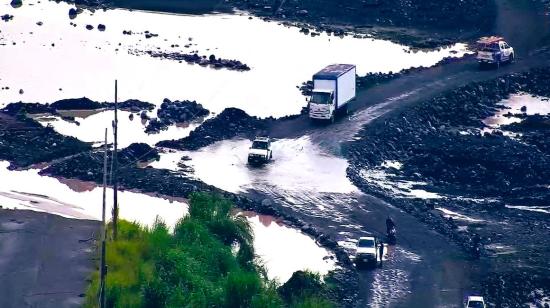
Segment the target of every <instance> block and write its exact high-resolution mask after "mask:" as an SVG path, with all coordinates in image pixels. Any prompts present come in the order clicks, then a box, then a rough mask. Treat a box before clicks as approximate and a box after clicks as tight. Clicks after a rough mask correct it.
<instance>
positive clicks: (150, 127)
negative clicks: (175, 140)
mask: <svg viewBox="0 0 550 308" xmlns="http://www.w3.org/2000/svg"><path fill="white" fill-rule="evenodd" d="M208 114H210V111H208V110H207V109H205V108H204V107H203V106H202V105H201V104H199V103H197V102H195V101H187V100H186V101H174V102H172V101H170V100H169V99H164V101H163V103H162V104H161V105H160V108H159V109H158V110H157V118H154V119H151V120H150V121H149V123H148V124H147V127H146V128H145V132H147V133H158V132H159V131H161V130H165V129H167V128H168V127H169V126H170V125H173V124H176V123H185V122H190V121H194V120H197V119H199V118H203V117H205V116H207V115H208Z"/></svg>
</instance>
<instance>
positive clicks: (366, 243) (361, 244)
mask: <svg viewBox="0 0 550 308" xmlns="http://www.w3.org/2000/svg"><path fill="white" fill-rule="evenodd" d="M357 245H358V246H359V247H374V241H373V240H371V239H360V240H359V243H358V244H357Z"/></svg>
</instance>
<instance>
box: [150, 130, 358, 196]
mask: <svg viewBox="0 0 550 308" xmlns="http://www.w3.org/2000/svg"><path fill="white" fill-rule="evenodd" d="M250 145H251V141H250V140H243V139H234V140H226V141H221V142H218V143H215V144H213V145H211V146H208V147H205V148H203V149H200V150H199V151H196V152H187V151H183V152H172V153H166V154H162V155H161V159H160V161H157V162H153V163H152V164H151V166H153V167H154V168H161V169H171V170H175V169H178V167H177V164H178V162H179V161H180V159H181V157H182V156H188V157H190V158H191V160H189V161H185V164H186V165H189V166H191V167H192V168H193V169H194V171H195V173H194V176H195V177H197V178H198V179H200V180H202V181H204V182H205V183H207V184H210V185H214V186H216V187H218V188H221V189H223V190H226V191H231V192H240V191H245V190H247V189H250V188H258V187H262V186H275V187H277V189H278V190H285V191H290V192H292V191H295V192H310V194H311V195H316V194H318V193H322V192H325V193H327V192H329V193H353V192H357V188H356V187H355V186H353V184H351V182H350V181H349V179H348V178H347V177H346V168H347V167H348V163H347V161H346V160H345V159H343V158H339V157H335V156H333V155H331V154H328V153H326V152H325V151H323V150H322V149H321V148H320V147H319V146H318V145H316V144H314V143H312V142H311V140H310V138H309V137H308V136H305V137H301V138H298V139H281V140H277V141H275V142H273V143H272V150H273V161H271V162H270V163H268V164H266V165H265V166H262V167H257V168H255V167H251V166H249V165H248V163H247V157H248V156H247V155H248V148H249V147H250Z"/></svg>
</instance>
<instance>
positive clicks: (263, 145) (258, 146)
mask: <svg viewBox="0 0 550 308" xmlns="http://www.w3.org/2000/svg"><path fill="white" fill-rule="evenodd" d="M252 148H253V149H256V150H267V142H261V141H254V142H253V143H252Z"/></svg>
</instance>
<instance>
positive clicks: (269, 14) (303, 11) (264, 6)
mask: <svg viewBox="0 0 550 308" xmlns="http://www.w3.org/2000/svg"><path fill="white" fill-rule="evenodd" d="M66 1H67V2H69V3H76V4H78V5H84V6H91V7H100V8H110V7H122V8H130V9H142V10H153V11H161V12H174V13H195V14H204V13H211V12H231V11H232V10H234V9H238V10H244V11H248V12H250V13H252V14H254V15H256V16H259V17H261V18H265V19H272V20H277V21H283V22H287V23H292V24H297V25H300V26H301V27H304V31H302V32H304V33H305V34H306V35H317V34H318V33H319V32H327V33H329V34H331V35H334V36H343V35H347V33H348V32H354V33H366V34H368V35H372V36H375V37H382V38H386V39H390V40H394V41H398V42H401V43H405V44H408V45H413V46H415V47H418V48H435V47H438V46H444V45H449V44H451V43H452V42H455V41H457V40H458V38H464V37H465V36H469V37H474V36H476V35H478V34H479V33H480V32H484V31H489V30H490V29H491V28H492V26H493V24H494V20H495V16H496V7H495V4H494V1H491V0H464V1H459V2H457V1H453V0H439V1H437V0H411V1H399V0H388V1H382V0H365V1H355V0H321V1H318V0H306V1H298V0H274V1H265V0H228V1H224V2H223V3H222V2H220V1H215V0H206V1H193V0H181V1H167V0H163V1H155V0H144V1H138V2H136V1H131V0H78V1H74V0H66ZM406 28H408V29H414V31H408V30H406ZM309 29H313V30H312V31H310V30H309ZM306 30H307V31H306ZM419 30H420V31H419Z"/></svg>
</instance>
